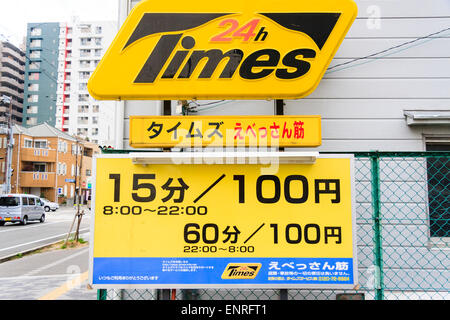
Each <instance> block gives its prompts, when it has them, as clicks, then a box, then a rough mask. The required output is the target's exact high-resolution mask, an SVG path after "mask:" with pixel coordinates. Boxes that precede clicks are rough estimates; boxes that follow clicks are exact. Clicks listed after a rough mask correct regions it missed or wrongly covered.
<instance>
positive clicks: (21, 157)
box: [0, 123, 99, 203]
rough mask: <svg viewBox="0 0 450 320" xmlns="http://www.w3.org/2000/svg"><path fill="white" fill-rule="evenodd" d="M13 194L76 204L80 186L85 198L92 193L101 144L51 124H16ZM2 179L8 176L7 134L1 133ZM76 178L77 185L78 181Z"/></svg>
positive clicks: (82, 198) (14, 128)
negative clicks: (97, 154) (93, 172)
mask: <svg viewBox="0 0 450 320" xmlns="http://www.w3.org/2000/svg"><path fill="white" fill-rule="evenodd" d="M13 132H14V142H15V143H14V148H13V157H12V168H13V175H12V178H11V190H12V193H26V194H34V195H37V196H41V197H45V198H47V199H49V200H50V201H55V202H56V201H58V202H59V203H64V202H67V203H73V198H74V197H75V193H76V189H79V190H80V196H81V200H82V201H83V202H86V200H87V199H88V197H89V195H90V189H91V178H92V158H93V156H94V155H95V154H96V153H98V152H99V148H98V146H97V145H95V144H93V143H89V142H86V141H84V140H82V139H78V138H75V137H73V136H70V135H68V134H67V133H64V132H62V131H60V130H58V129H56V128H54V127H52V126H50V125H49V124H47V123H43V124H41V125H37V126H33V127H30V128H25V127H22V126H19V125H14V127H13ZM0 142H1V144H0V182H1V183H5V181H6V179H5V178H6V177H5V173H6V171H7V170H6V160H5V159H6V135H5V134H0ZM75 180H76V184H75Z"/></svg>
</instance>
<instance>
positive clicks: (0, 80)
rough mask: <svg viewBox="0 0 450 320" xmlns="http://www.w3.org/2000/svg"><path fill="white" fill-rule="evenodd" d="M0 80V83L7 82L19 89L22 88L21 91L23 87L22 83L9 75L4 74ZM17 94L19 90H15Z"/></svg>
mask: <svg viewBox="0 0 450 320" xmlns="http://www.w3.org/2000/svg"><path fill="white" fill-rule="evenodd" d="M0 82H1V83H7V84H9V85H10V86H13V87H15V88H18V89H20V90H22V91H23V89H24V85H23V83H19V81H17V80H16V79H14V78H11V77H5V76H2V77H0ZM17 94H20V92H17V93H16V95H17Z"/></svg>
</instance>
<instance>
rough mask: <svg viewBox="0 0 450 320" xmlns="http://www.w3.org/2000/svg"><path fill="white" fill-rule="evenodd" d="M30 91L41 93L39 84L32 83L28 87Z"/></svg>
mask: <svg viewBox="0 0 450 320" xmlns="http://www.w3.org/2000/svg"><path fill="white" fill-rule="evenodd" d="M28 91H39V84H38V83H30V84H29V85H28Z"/></svg>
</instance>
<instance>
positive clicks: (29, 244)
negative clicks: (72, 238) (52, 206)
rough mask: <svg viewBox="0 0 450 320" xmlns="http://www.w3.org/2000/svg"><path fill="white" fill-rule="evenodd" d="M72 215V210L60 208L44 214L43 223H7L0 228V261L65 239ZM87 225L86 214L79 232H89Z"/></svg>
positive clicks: (88, 219) (87, 218)
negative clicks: (24, 224) (23, 224)
mask: <svg viewBox="0 0 450 320" xmlns="http://www.w3.org/2000/svg"><path fill="white" fill-rule="evenodd" d="M87 212H88V211H87ZM74 214H75V210H74V209H73V208H61V209H59V210H57V211H56V212H51V211H50V212H48V213H46V221H45V222H44V223H39V222H30V223H29V224H28V225H26V226H22V225H20V224H12V223H7V224H6V225H4V226H3V227H0V261H2V260H3V259H5V258H7V257H11V256H15V255H17V254H20V253H24V252H27V251H29V250H33V249H35V248H40V247H42V246H45V245H48V244H52V243H55V242H57V241H58V240H62V239H65V237H66V236H67V232H68V231H69V228H70V225H71V224H72V221H73V217H74ZM89 225H90V214H86V215H84V217H83V220H82V223H81V225H80V231H81V232H82V233H85V232H89Z"/></svg>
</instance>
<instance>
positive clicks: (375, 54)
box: [327, 28, 450, 71]
mask: <svg viewBox="0 0 450 320" xmlns="http://www.w3.org/2000/svg"><path fill="white" fill-rule="evenodd" d="M449 30H450V28H445V29H442V30H440V31H438V32H434V33H432V34H429V35H427V36H423V37H419V38H416V39H414V40H411V41H407V42H404V43H402V44H399V45H396V46H393V47H390V48H388V49H384V50H382V51H379V52H376V53H373V54H370V55H368V56H365V57H360V58H356V59H353V60H350V61H347V62H343V63H340V64H337V65H335V66H332V67H330V68H328V70H327V71H330V70H333V69H336V68H339V67H342V66H345V65H348V64H351V63H354V62H356V61H361V60H367V59H370V58H373V57H376V56H378V55H380V54H383V53H387V52H389V51H392V50H395V49H398V48H402V47H404V46H407V45H409V44H413V43H416V42H418V41H420V40H425V39H431V40H432V39H433V38H432V37H433V36H436V35H438V34H441V33H444V32H446V31H449ZM409 48H410V47H408V48H406V49H409ZM406 49H405V50H406Z"/></svg>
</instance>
